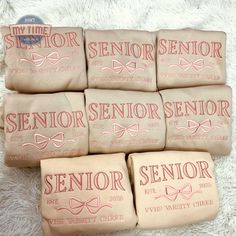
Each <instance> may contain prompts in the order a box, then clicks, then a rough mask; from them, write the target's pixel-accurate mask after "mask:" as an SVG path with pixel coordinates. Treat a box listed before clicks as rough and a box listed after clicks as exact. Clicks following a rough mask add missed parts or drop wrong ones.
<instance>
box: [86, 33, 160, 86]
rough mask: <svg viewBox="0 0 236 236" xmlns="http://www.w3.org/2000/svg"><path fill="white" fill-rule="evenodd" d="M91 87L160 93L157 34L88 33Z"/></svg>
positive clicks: (89, 80) (87, 54)
mask: <svg viewBox="0 0 236 236" xmlns="http://www.w3.org/2000/svg"><path fill="white" fill-rule="evenodd" d="M85 45H86V57H87V63H88V84H89V88H102V89H103V88H105V89H123V90H139V91H156V90H157V87H156V34H155V33H153V32H148V31H137V30H86V31H85Z"/></svg>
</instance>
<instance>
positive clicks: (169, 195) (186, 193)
mask: <svg viewBox="0 0 236 236" xmlns="http://www.w3.org/2000/svg"><path fill="white" fill-rule="evenodd" d="M196 193H202V191H195V192H193V189H192V185H191V184H189V183H188V184H185V185H184V186H183V187H181V188H180V189H176V188H174V187H172V186H169V185H167V186H165V194H163V195H159V196H156V197H155V199H159V198H161V197H164V198H166V199H168V200H170V201H175V200H176V199H177V197H178V196H179V195H180V196H181V197H182V198H183V199H185V200H189V199H191V198H192V196H193V195H194V194H196Z"/></svg>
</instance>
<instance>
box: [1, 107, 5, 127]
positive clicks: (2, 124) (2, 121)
mask: <svg viewBox="0 0 236 236" xmlns="http://www.w3.org/2000/svg"><path fill="white" fill-rule="evenodd" d="M3 128H4V120H3V106H0V129H3Z"/></svg>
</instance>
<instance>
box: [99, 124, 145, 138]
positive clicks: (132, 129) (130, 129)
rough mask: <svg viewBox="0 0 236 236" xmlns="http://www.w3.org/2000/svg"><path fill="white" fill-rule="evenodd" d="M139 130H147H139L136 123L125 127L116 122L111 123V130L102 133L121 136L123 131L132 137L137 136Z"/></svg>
mask: <svg viewBox="0 0 236 236" xmlns="http://www.w3.org/2000/svg"><path fill="white" fill-rule="evenodd" d="M140 131H144V132H147V131H148V130H145V129H143V130H141V129H140V127H139V124H138V123H134V124H130V125H129V126H127V127H125V126H123V125H120V124H117V123H113V130H112V132H110V131H104V132H103V134H113V135H114V136H115V137H116V138H121V137H122V136H123V135H124V134H125V133H127V134H129V135H130V136H131V137H134V136H137V135H138V133H139V132H140Z"/></svg>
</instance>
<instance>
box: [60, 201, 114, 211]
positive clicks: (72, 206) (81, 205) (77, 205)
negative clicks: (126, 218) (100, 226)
mask: <svg viewBox="0 0 236 236" xmlns="http://www.w3.org/2000/svg"><path fill="white" fill-rule="evenodd" d="M104 207H110V208H112V206H111V205H109V204H104V205H102V204H101V202H100V198H99V197H92V198H91V199H90V200H88V201H82V200H80V199H79V198H75V197H72V198H70V199H69V207H59V208H57V210H67V211H69V212H70V213H71V214H73V215H79V214H80V213H81V212H82V211H83V210H84V209H85V208H86V209H87V210H88V212H89V213H90V214H92V215H94V214H96V213H97V212H99V211H100V210H101V209H102V208H104Z"/></svg>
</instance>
